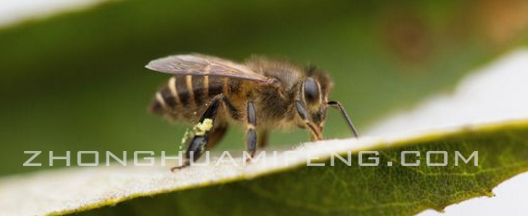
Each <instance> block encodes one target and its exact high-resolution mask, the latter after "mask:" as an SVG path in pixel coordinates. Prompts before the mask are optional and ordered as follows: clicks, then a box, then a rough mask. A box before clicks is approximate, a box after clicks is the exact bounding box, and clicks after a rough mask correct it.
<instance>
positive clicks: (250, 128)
mask: <svg viewBox="0 0 528 216" xmlns="http://www.w3.org/2000/svg"><path fill="white" fill-rule="evenodd" d="M246 127H247V151H248V153H249V155H250V157H251V158H253V156H255V152H256V151H257V132H256V130H255V127H257V114H256V111H255V104H253V101H248V102H247V126H246ZM249 160H250V158H246V161H249Z"/></svg>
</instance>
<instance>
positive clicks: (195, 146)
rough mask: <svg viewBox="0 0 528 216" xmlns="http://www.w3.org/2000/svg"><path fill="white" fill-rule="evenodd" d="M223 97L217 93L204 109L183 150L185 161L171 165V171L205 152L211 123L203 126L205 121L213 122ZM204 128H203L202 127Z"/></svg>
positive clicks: (186, 164)
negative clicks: (185, 148) (187, 145)
mask: <svg viewBox="0 0 528 216" xmlns="http://www.w3.org/2000/svg"><path fill="white" fill-rule="evenodd" d="M223 98H224V95H223V94H221V95H218V96H216V97H214V98H213V99H212V100H211V102H210V104H209V106H208V107H207V109H206V110H205V112H204V114H203V115H202V117H201V118H200V120H199V121H198V124H196V126H195V128H194V130H195V131H194V133H195V135H194V137H193V139H192V140H191V142H190V144H189V147H188V148H187V151H186V152H185V161H183V164H182V165H181V166H177V167H173V168H171V171H174V170H177V169H181V168H184V167H187V166H189V165H191V160H192V162H194V161H196V160H198V158H200V156H202V154H203V153H204V152H205V150H206V149H207V143H208V141H209V137H210V136H211V134H212V132H213V131H212V125H210V127H207V126H204V125H205V124H206V121H210V122H209V123H210V124H214V119H215V117H216V113H217V112H218V108H219V107H220V102H221V101H222V99H223ZM200 127H203V128H200ZM204 128H205V129H204Z"/></svg>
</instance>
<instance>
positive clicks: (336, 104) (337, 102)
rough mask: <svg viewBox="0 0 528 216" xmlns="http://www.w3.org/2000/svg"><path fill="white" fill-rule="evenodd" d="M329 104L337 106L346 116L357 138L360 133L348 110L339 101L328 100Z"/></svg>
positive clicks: (344, 116)
mask: <svg viewBox="0 0 528 216" xmlns="http://www.w3.org/2000/svg"><path fill="white" fill-rule="evenodd" d="M327 104H328V106H331V107H335V108H337V109H339V111H340V112H341V114H342V115H343V118H345V120H346V121H347V124H348V126H349V127H350V129H351V130H352V132H354V135H355V136H356V138H357V137H359V133H358V132H357V130H356V127H354V123H352V120H350V117H349V116H348V113H347V112H346V110H345V108H344V107H343V105H341V103H339V101H328V103H327Z"/></svg>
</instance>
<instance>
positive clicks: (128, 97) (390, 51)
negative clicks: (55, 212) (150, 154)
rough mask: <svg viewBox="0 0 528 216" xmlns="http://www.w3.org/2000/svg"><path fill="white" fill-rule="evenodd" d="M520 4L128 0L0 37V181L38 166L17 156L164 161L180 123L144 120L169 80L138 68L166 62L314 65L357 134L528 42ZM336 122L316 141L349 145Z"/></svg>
mask: <svg viewBox="0 0 528 216" xmlns="http://www.w3.org/2000/svg"><path fill="white" fill-rule="evenodd" d="M526 5H528V4H527V2H526V1H519V0H506V1H504V0H492V1H490V0H485V1H484V0H481V1H476V2H471V3H468V2H461V1H434V0H428V1H412V0H405V1H398V2H396V1H379V2H368V1H331V3H328V2H326V1H305V0H302V1H301V0H293V1H284V0H261V1H252V3H248V2H247V1H245V0H235V1H230V2H229V4H226V3H225V2H222V1H208V2H204V1H146V0H127V1H111V2H107V3H103V4H102V5H99V6H97V7H93V8H90V9H86V10H79V11H74V12H67V13H62V14H59V15H57V16H55V17H52V18H50V19H46V20H42V21H30V22H25V23H21V24H19V25H16V26H9V27H5V28H4V29H1V30H0V47H1V48H2V52H0V71H1V73H0V98H2V100H3V101H5V104H4V105H3V106H0V119H2V122H1V123H0V129H1V130H0V137H2V143H3V145H2V146H6V149H2V151H0V158H2V160H5V161H3V162H2V163H0V175H8V174H14V173H22V172H30V171H36V170H41V169H46V168H49V167H48V166H44V167H22V166H12V165H11V164H13V163H14V164H23V163H24V162H25V160H26V159H27V158H26V155H23V154H22V153H21V152H23V151H27V150H46V151H51V150H52V151H54V152H56V153H57V155H65V152H66V151H68V150H69V151H80V150H97V151H100V153H101V154H103V153H104V152H105V151H112V152H117V153H120V152H122V151H127V152H133V151H135V150H146V149H147V148H148V149H149V150H153V151H155V152H156V154H157V155H158V156H159V152H161V151H162V150H164V151H173V150H174V149H175V147H176V146H175V145H177V143H179V140H180V138H181V136H182V135H183V134H184V131H185V128H186V126H185V125H184V126H182V125H178V126H175V127H172V126H171V125H169V124H167V123H165V122H163V121H162V120H161V119H159V118H157V117H155V116H152V115H148V114H147V113H146V112H145V108H146V107H147V106H148V104H149V102H150V101H151V100H152V99H153V97H154V92H155V91H156V90H157V88H158V87H159V86H160V85H161V84H163V83H166V81H167V80H168V77H167V76H165V75H162V74H155V73H152V72H149V71H148V70H146V69H144V65H145V64H147V63H148V62H149V61H150V60H153V59H156V58H159V57H162V56H166V55H169V54H177V53H189V52H198V53H205V54H210V55H217V56H220V57H224V58H228V59H233V60H237V61H241V60H243V59H245V58H248V57H249V56H250V55H252V54H259V55H265V56H270V57H282V56H284V57H288V58H291V59H292V60H294V61H296V62H299V63H300V64H307V63H313V64H315V65H317V66H319V67H320V68H322V69H325V70H327V71H328V73H329V74H330V75H331V76H332V78H333V79H334V81H335V89H334V91H333V92H332V94H331V96H332V99H334V100H340V101H341V102H342V103H343V104H344V105H345V106H346V108H347V110H349V112H350V113H351V114H352V119H353V120H354V123H356V125H357V126H358V127H359V129H360V130H361V131H364V130H363V128H365V127H366V126H367V125H368V124H369V123H372V122H373V121H374V120H377V119H381V118H383V116H384V115H386V114H387V113H388V112H390V111H394V110H398V109H402V108H409V107H412V106H413V104H415V103H417V102H418V101H420V100H422V99H423V98H426V97H428V96H430V95H432V94H435V93H437V92H440V91H450V90H451V88H452V87H453V86H454V84H455V83H456V81H457V80H458V79H460V78H461V77H463V76H464V75H465V74H467V73H469V72H470V70H471V69H473V68H475V67H478V66H479V65H482V64H484V63H486V62H488V61H490V60H492V59H493V58H495V57H497V56H498V55H499V54H501V53H503V52H505V51H506V50H508V49H510V48H511V47H515V46H517V45H521V44H526V41H527V40H528V37H527V34H524V32H525V30H526V29H527V28H526V27H527V26H528V23H527V20H528V19H526V18H525V16H526V14H528V9H527V8H526ZM409 38H411V39H409ZM523 42H524V43H523ZM339 118H340V117H339V114H338V113H333V112H332V113H330V115H329V121H328V122H327V124H326V127H327V128H326V129H325V130H326V132H325V135H326V136H328V137H345V136H348V135H349V131H347V130H346V127H345V126H346V125H345V124H344V123H343V122H342V121H341V119H339ZM241 136H242V135H241V133H240V132H238V131H237V130H230V133H229V134H228V136H227V137H226V138H227V139H225V141H224V142H222V143H221V145H219V146H218V148H219V150H227V149H230V150H232V149H242V148H243V145H242V144H240V142H241V141H240V137H241ZM307 139H308V136H307V135H306V133H305V132H304V131H302V130H295V132H294V133H288V134H285V133H279V132H277V133H272V136H271V140H270V143H273V144H276V145H279V144H283V145H291V144H292V143H299V142H304V141H306V140H307ZM153 140H155V142H153ZM7 146H8V148H7ZM13 152H17V153H13ZM128 157H132V155H128ZM48 159H49V157H48V155H41V157H39V158H38V159H37V160H38V162H43V163H44V162H47V161H48ZM76 159H77V156H76V155H72V160H73V161H74V160H76ZM56 166H65V163H57V164H56Z"/></svg>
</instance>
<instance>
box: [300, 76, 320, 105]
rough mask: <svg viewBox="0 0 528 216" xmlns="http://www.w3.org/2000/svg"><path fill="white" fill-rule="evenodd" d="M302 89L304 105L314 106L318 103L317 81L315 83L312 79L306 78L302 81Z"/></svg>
mask: <svg viewBox="0 0 528 216" xmlns="http://www.w3.org/2000/svg"><path fill="white" fill-rule="evenodd" d="M303 87H304V99H305V100H306V103H309V104H314V103H316V102H319V99H320V92H319V85H318V83H317V81H315V80H314V79H313V78H308V79H306V80H305V81H304V84H303Z"/></svg>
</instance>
